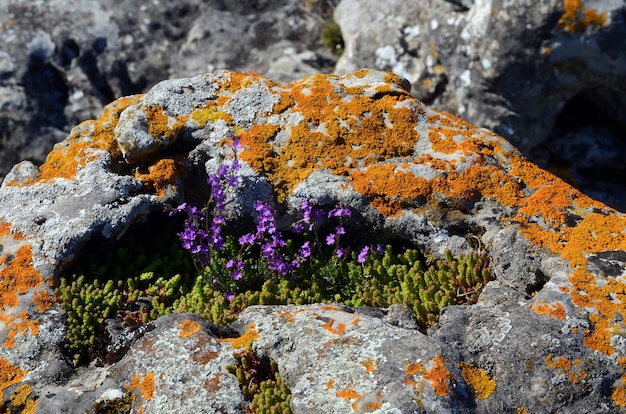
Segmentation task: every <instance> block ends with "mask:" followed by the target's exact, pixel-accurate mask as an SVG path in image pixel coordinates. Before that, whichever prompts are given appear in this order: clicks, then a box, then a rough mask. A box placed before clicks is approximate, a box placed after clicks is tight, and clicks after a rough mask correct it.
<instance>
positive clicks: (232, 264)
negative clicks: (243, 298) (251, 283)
mask: <svg viewBox="0 0 626 414" xmlns="http://www.w3.org/2000/svg"><path fill="white" fill-rule="evenodd" d="M243 267H244V263H243V261H241V260H239V259H237V260H235V259H230V260H229V261H228V262H226V268H227V269H233V271H232V273H231V276H232V278H233V280H241V278H243V273H242V272H241V270H242V269H243Z"/></svg>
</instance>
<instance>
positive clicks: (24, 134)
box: [0, 0, 336, 179]
mask: <svg viewBox="0 0 626 414" xmlns="http://www.w3.org/2000/svg"><path fill="white" fill-rule="evenodd" d="M330 5H331V3H328V2H325V1H307V2H303V1H300V0H289V1H282V0H281V1H237V2H232V1H221V0H212V1H205V0H202V1H201V0H183V1H171V0H162V1H158V2H150V3H145V4H141V5H138V4H137V3H136V2H134V1H129V0H122V1H112V0H104V1H100V0H98V1H96V0H84V1H81V2H80V4H74V3H68V2H67V1H63V0H45V1H44V0H34V1H28V2H16V1H11V0H0V45H2V47H1V48H0V109H1V111H0V179H1V178H2V177H4V175H5V174H6V173H7V172H8V171H9V169H10V168H11V166H12V165H14V164H15V163H17V162H19V161H22V160H25V159H28V160H30V161H33V162H35V163H41V162H43V160H44V159H45V156H46V154H47V153H48V152H49V151H50V149H51V148H52V146H53V145H54V144H55V143H56V142H59V141H61V140H62V139H63V138H65V137H66V136H67V133H68V131H69V130H70V128H71V127H72V126H74V125H76V124H78V123H79V122H82V121H84V120H86V119H92V118H96V117H97V116H98V115H99V114H100V113H101V111H102V108H103V106H104V105H106V104H107V103H109V102H111V101H113V100H114V99H115V98H117V97H120V96H124V95H131V94H135V93H140V92H145V91H146V90H147V89H149V88H150V87H152V86H153V85H154V84H155V83H157V82H159V81H161V80H163V79H168V78H172V77H183V76H191V75H196V74H198V73H204V72H209V71H213V70H216V69H231V70H238V71H242V72H243V71H254V72H259V73H263V74H264V75H267V76H269V77H270V78H272V79H274V80H277V81H287V80H294V79H298V78H301V77H303V76H306V75H311V74H313V73H317V72H319V71H322V72H331V71H332V70H333V67H334V64H335V61H336V56H335V55H334V54H333V53H331V51H330V50H328V49H327V48H326V47H325V46H324V45H323V44H322V42H321V40H320V33H321V31H322V29H323V27H324V25H325V24H326V23H327V22H328V21H329V20H330V19H331V18H332V16H331V13H332V10H331V8H330Z"/></svg>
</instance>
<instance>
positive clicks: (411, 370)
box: [404, 362, 424, 375]
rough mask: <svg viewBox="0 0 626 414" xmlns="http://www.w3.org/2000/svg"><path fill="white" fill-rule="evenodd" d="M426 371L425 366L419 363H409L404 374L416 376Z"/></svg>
mask: <svg viewBox="0 0 626 414" xmlns="http://www.w3.org/2000/svg"><path fill="white" fill-rule="evenodd" d="M423 370H424V366H423V365H422V364H420V363H419V362H407V363H406V368H405V369H404V373H405V374H407V375H415V374H419V373H420V372H422V371H423Z"/></svg>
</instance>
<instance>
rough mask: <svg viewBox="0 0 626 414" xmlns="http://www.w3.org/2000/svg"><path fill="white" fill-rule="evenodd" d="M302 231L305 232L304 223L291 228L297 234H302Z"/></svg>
mask: <svg viewBox="0 0 626 414" xmlns="http://www.w3.org/2000/svg"><path fill="white" fill-rule="evenodd" d="M302 230H304V224H303V223H295V224H294V225H293V226H292V227H291V231H293V232H294V233H296V234H299V233H302Z"/></svg>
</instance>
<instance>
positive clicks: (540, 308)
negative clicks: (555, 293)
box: [533, 300, 567, 319]
mask: <svg viewBox="0 0 626 414" xmlns="http://www.w3.org/2000/svg"><path fill="white" fill-rule="evenodd" d="M533 311H535V313H538V314H539V315H548V316H553V317H555V318H557V319H565V317H566V316H567V315H566V313H565V307H564V306H563V304H562V303H560V302H554V303H552V304H547V303H546V301H545V300H540V301H539V302H537V303H535V304H534V305H533Z"/></svg>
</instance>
